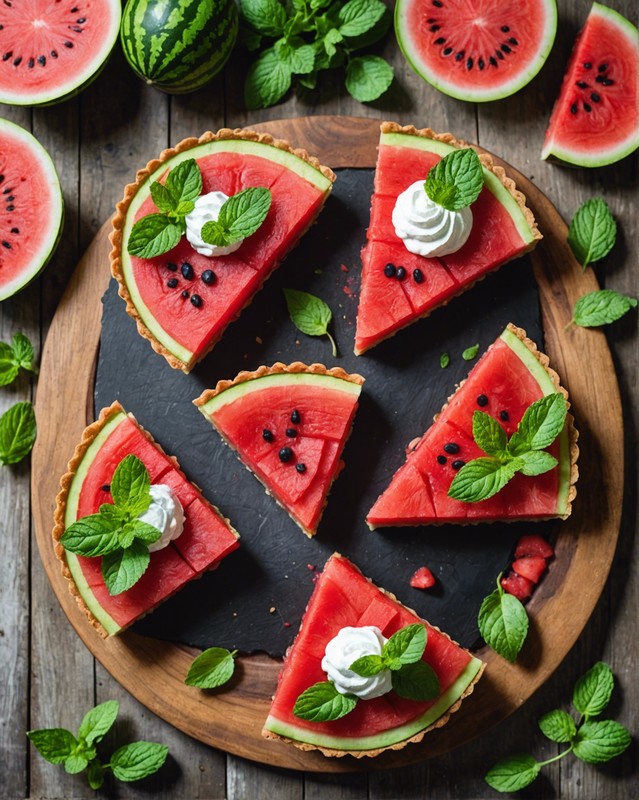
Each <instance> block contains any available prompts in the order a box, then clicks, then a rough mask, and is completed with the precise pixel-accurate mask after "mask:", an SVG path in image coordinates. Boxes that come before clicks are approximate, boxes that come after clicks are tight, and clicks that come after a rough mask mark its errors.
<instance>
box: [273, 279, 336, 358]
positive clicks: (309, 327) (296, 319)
mask: <svg viewBox="0 0 639 800" xmlns="http://www.w3.org/2000/svg"><path fill="white" fill-rule="evenodd" d="M284 297H285V298H286V306H287V308H288V313H289V316H290V318H291V322H292V323H293V325H295V327H296V328H297V329H298V330H300V331H301V332H302V333H305V334H306V335H307V336H327V337H328V340H329V341H330V343H331V347H332V349H333V358H336V357H337V344H336V342H335V339H334V338H333V337H332V336H331V334H330V333H329V330H328V326H329V324H330V321H331V319H332V318H333V312H332V311H331V309H330V308H329V306H328V305H327V304H326V303H325V302H324V301H323V300H322V299H321V298H320V297H315V295H313V294H309V293H308V292H301V291H299V290H298V289H284Z"/></svg>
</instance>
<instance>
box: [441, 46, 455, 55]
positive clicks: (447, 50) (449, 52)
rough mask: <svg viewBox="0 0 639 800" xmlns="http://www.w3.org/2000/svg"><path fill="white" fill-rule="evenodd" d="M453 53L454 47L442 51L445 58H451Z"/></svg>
mask: <svg viewBox="0 0 639 800" xmlns="http://www.w3.org/2000/svg"><path fill="white" fill-rule="evenodd" d="M452 52H453V48H452V47H444V49H443V51H442V54H443V55H445V56H449V55H450V54H451V53H452Z"/></svg>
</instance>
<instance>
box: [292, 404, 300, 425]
mask: <svg viewBox="0 0 639 800" xmlns="http://www.w3.org/2000/svg"><path fill="white" fill-rule="evenodd" d="M301 421H302V417H301V416H300V412H299V411H298V410H297V409H296V408H294V409H293V410H292V411H291V422H292V423H293V425H299V424H300V422H301Z"/></svg>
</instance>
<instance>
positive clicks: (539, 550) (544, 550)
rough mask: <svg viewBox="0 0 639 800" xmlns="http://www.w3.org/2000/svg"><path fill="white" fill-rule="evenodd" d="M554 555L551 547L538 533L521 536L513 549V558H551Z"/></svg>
mask: <svg viewBox="0 0 639 800" xmlns="http://www.w3.org/2000/svg"><path fill="white" fill-rule="evenodd" d="M554 555H555V551H554V550H553V547H552V545H551V544H550V543H549V542H547V541H546V540H545V539H544V537H543V536H540V535H539V534H538V533H533V534H529V535H528V536H522V537H521V539H520V540H519V541H518V542H517V547H516V548H515V558H525V557H526V556H541V557H542V558H552V557H553V556H554Z"/></svg>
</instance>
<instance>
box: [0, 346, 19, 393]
mask: <svg viewBox="0 0 639 800" xmlns="http://www.w3.org/2000/svg"><path fill="white" fill-rule="evenodd" d="M19 372H20V367H19V365H18V364H17V363H16V360H15V356H14V352H13V348H12V347H11V345H10V344H7V343H6V342H0V386H8V385H9V384H10V383H13V381H14V380H15V379H16V378H17V377H18V373H19Z"/></svg>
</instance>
